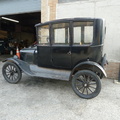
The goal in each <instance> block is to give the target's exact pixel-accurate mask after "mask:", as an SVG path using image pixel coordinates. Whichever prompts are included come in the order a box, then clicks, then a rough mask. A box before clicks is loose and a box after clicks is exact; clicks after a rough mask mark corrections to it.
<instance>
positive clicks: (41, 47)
mask: <svg viewBox="0 0 120 120" xmlns="http://www.w3.org/2000/svg"><path fill="white" fill-rule="evenodd" d="M49 33H50V32H49V24H48V25H43V26H38V28H37V36H38V46H37V58H38V60H37V61H38V66H41V67H52V62H51V46H50V40H49V38H50V37H49V36H50V34H49Z"/></svg>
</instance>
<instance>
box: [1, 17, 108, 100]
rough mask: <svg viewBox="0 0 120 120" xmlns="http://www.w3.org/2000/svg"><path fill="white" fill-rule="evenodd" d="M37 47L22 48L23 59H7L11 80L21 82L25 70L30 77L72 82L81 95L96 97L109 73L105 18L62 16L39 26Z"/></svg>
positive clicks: (5, 71) (7, 74) (5, 68)
mask: <svg viewBox="0 0 120 120" xmlns="http://www.w3.org/2000/svg"><path fill="white" fill-rule="evenodd" d="M36 29H37V40H38V45H37V47H33V48H28V49H23V50H21V52H20V53H21V58H20V59H21V60H19V59H18V58H16V57H14V58H8V59H7V60H6V61H7V62H6V63H5V65H4V66H3V76H4V78H5V79H6V80H7V81H8V82H10V83H17V82H19V81H20V79H21V76H22V72H25V73H26V74H28V75H30V76H37V77H44V78H53V79H60V80H67V81H71V84H72V88H73V90H74V92H75V93H76V94H77V95H78V96H80V97H82V98H86V99H89V98H93V97H96V96H97V95H98V94H99V92H100V90H101V82H100V79H102V78H103V77H104V76H105V77H106V73H105V71H104V65H105V64H106V55H103V43H104V36H105V23H104V20H103V19H92V18H74V19H61V20H55V21H49V22H46V23H40V24H37V25H36Z"/></svg>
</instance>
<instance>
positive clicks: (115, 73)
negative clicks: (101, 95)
mask: <svg viewBox="0 0 120 120" xmlns="http://www.w3.org/2000/svg"><path fill="white" fill-rule="evenodd" d="M119 69H120V63H118V62H109V64H108V65H107V66H106V72H107V76H108V78H111V79H117V80H118V77H119Z"/></svg>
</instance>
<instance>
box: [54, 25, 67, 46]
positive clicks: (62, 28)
mask: <svg viewBox="0 0 120 120" xmlns="http://www.w3.org/2000/svg"><path fill="white" fill-rule="evenodd" d="M52 31H53V34H52V38H53V45H69V23H58V24H53V25H52Z"/></svg>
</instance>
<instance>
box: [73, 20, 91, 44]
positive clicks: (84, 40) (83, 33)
mask: <svg viewBox="0 0 120 120" xmlns="http://www.w3.org/2000/svg"><path fill="white" fill-rule="evenodd" d="M92 42H93V22H73V45H89V44H91V43H92Z"/></svg>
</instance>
